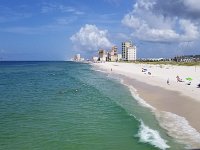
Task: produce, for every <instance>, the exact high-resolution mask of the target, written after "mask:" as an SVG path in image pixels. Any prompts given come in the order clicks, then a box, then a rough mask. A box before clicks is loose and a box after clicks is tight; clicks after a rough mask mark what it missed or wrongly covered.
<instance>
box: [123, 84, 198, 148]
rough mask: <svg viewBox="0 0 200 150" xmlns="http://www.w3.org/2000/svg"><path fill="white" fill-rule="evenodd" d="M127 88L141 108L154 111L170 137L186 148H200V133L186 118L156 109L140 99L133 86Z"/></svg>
mask: <svg viewBox="0 0 200 150" xmlns="http://www.w3.org/2000/svg"><path fill="white" fill-rule="evenodd" d="M122 83H123V81H122ZM123 84H124V83H123ZM124 85H126V84H124ZM126 86H128V87H129V90H130V92H131V94H132V96H133V97H134V98H135V99H136V100H137V102H138V103H139V104H140V105H141V106H143V107H147V108H149V109H151V110H152V112H153V113H154V114H155V116H156V119H157V120H158V122H159V125H160V126H161V127H162V128H163V129H165V130H166V131H167V134H168V135H169V136H171V137H173V138H174V139H175V140H176V141H177V142H179V143H181V144H184V145H186V148H189V149H191V148H199V147H200V133H199V132H198V131H197V130H196V129H194V128H193V127H192V126H190V124H189V122H188V121H187V120H186V119H185V118H184V117H181V116H178V115H176V114H173V113H170V112H164V111H158V110H156V108H154V107H153V106H151V105H149V104H148V103H147V102H146V101H145V100H143V99H142V98H140V97H139V94H138V93H137V90H136V89H135V88H134V87H133V86H130V85H126Z"/></svg>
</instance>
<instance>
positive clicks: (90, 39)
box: [70, 24, 113, 51]
mask: <svg viewBox="0 0 200 150" xmlns="http://www.w3.org/2000/svg"><path fill="white" fill-rule="evenodd" d="M107 33H108V31H107V30H100V29H98V28H97V27H96V25H90V24H86V25H85V26H84V27H81V29H80V30H79V31H78V32H77V33H75V34H74V35H72V36H71V38H70V39H71V41H72V42H73V44H74V47H75V48H76V49H78V50H86V51H96V50H97V49H99V48H110V47H111V46H112V45H113V44H112V43H111V42H110V41H109V39H108V37H107Z"/></svg>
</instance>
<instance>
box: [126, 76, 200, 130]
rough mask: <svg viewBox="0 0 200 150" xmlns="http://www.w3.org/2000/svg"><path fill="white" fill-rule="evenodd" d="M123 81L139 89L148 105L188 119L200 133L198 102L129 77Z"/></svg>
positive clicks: (199, 108)
mask: <svg viewBox="0 0 200 150" xmlns="http://www.w3.org/2000/svg"><path fill="white" fill-rule="evenodd" d="M123 79H124V83H125V84H127V85H132V86H133V87H134V88H135V89H137V93H138V94H139V96H140V97H141V98H142V99H144V100H145V101H146V102H147V103H148V104H150V105H151V106H153V107H154V108H156V109H158V110H159V111H166V112H171V113H174V114H176V115H178V116H182V117H184V118H186V120H187V121H188V122H189V123H190V125H191V126H192V127H193V128H195V129H196V130H197V131H198V132H200V119H199V118H200V117H199V115H200V103H199V102H198V101H196V100H194V99H192V98H190V97H187V96H183V95H181V94H180V93H179V92H176V91H169V90H166V89H164V88H161V87H158V86H152V85H149V84H146V83H143V82H140V81H137V80H134V79H131V78H128V77H123Z"/></svg>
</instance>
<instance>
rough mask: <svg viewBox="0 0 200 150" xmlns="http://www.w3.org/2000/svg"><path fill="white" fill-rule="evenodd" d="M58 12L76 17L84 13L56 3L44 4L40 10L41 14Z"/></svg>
mask: <svg viewBox="0 0 200 150" xmlns="http://www.w3.org/2000/svg"><path fill="white" fill-rule="evenodd" d="M55 11H60V12H61V13H66V12H67V13H72V14H76V15H82V14H84V12H82V11H79V10H77V9H76V8H74V7H71V6H65V5H62V4H57V3H55V4H54V3H44V6H43V7H42V8H41V12H42V13H49V12H55Z"/></svg>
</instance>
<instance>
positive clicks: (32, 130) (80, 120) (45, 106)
mask: <svg viewBox="0 0 200 150" xmlns="http://www.w3.org/2000/svg"><path fill="white" fill-rule="evenodd" d="M0 78H1V80H0V114H1V115H0V149H6V150H13V149H15V150H27V149H30V150H31V149H37V150H40V149H41V150H51V149H70V150H73V149H74V150H79V149H81V150H90V149H91V150H98V149H99V150H102V149H109V150H131V149H138V150H139V149H141V150H142V149H144V150H154V149H155V150H156V149H167V148H169V149H173V150H175V149H182V148H183V146H182V145H180V144H178V143H177V142H176V141H175V140H174V139H172V138H171V137H169V136H168V135H167V134H166V132H165V130H164V129H162V128H160V126H159V124H158V122H157V121H156V118H155V116H154V114H153V113H152V112H151V111H150V109H148V108H145V107H142V106H140V105H139V104H138V102H137V101H136V100H135V99H134V98H133V97H132V95H131V92H130V90H129V88H128V87H126V86H124V85H122V84H120V81H119V79H118V78H113V77H110V75H108V74H105V73H101V72H98V71H95V70H94V68H92V67H91V66H90V65H88V64H81V63H73V62H0Z"/></svg>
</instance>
